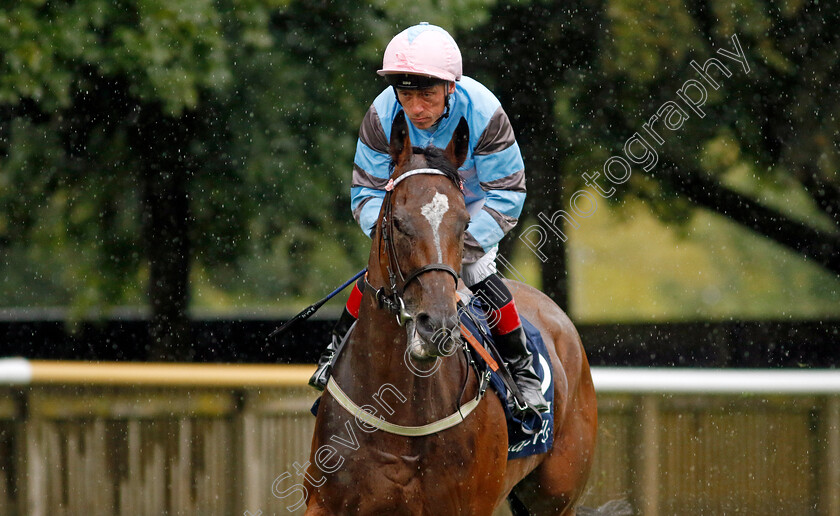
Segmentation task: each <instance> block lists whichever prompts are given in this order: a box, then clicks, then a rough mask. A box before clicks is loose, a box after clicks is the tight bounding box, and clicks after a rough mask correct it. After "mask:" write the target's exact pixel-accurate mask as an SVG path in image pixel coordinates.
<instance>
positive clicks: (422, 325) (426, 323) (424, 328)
mask: <svg viewBox="0 0 840 516" xmlns="http://www.w3.org/2000/svg"><path fill="white" fill-rule="evenodd" d="M414 320H415V321H417V331H418V332H420V334H421V335H424V336H425V335H431V334H432V333H434V332H435V328H434V326H435V325H434V323H433V322H432V317H431V316H430V315H429V314H428V313H426V312H420V313H419V314H417V315H416V316H414Z"/></svg>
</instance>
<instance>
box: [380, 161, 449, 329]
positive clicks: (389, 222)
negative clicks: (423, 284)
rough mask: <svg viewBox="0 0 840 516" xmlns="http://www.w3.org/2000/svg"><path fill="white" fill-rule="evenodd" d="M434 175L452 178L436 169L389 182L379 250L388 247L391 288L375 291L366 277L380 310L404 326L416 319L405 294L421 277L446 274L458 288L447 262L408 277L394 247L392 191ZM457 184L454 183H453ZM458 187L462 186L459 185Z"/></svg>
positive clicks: (407, 173) (423, 269)
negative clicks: (409, 181) (414, 179)
mask: <svg viewBox="0 0 840 516" xmlns="http://www.w3.org/2000/svg"><path fill="white" fill-rule="evenodd" d="M421 174H425V175H435V176H445V177H447V178H450V176H449V175H447V174H446V173H444V172H442V171H440V170H438V169H436V168H418V169H415V170H410V171H408V172H406V173H404V174H402V175H401V176H399V177H398V178H396V179H390V180H389V181H388V185H387V186H386V187H385V190H386V193H385V199H384V200H383V201H382V202H383V210H384V211H383V213H382V220H381V227H380V231H379V249H380V255H381V254H382V253H381V249H382V246H383V245H384V246H385V254H386V256H387V258H388V264H387V265H386V269H387V271H388V281H389V283H390V287H389V288H386V287H380V288H378V289H377V288H376V287H374V286H373V285H371V284H370V283H368V280H367V276H365V280H364V281H365V287H366V288H367V289H369V290H371V291H372V292H373V295H374V296H375V299H376V301H377V304H378V306H379V308H383V309H385V310H388V311H389V312H391V313H392V314H394V315H395V316H396V318H397V324H399V325H400V326H403V325H404V324H405V323H406V322H407V321H409V320H411V319H413V316H412V315H411V314H410V313H409V312H408V310H406V308H405V301H404V300H403V295H404V294H405V289H406V288H407V287H408V285H409V284H410V283H411V282H412V281H414V280H416V279H417V278H418V277H420V275H422V274H425V273H427V272H431V271H443V272H446V273H448V274H449V275H451V276H452V278H453V279H454V280H455V286H456V288H457V286H458V278H459V275H458V272H456V271H455V269H453V268H452V267H450V266H449V265H446V264H445V263H430V264H428V265H423V266H422V267H418V268H416V269H414V270H412V271H411V272H409V273H408V274H403V272H402V269H401V268H400V264H399V259H398V257H397V251H396V249H395V248H394V239H393V232H394V220H393V217H392V216H391V211H392V210H393V205H394V201H393V192H394V190H395V189H396V187H397V186H398V185H399V184H400V183H401V182H403V181H404V180H405V179H408V178H409V177H412V176H416V175H421ZM453 182H454V181H453ZM456 186H459V187H460V185H456Z"/></svg>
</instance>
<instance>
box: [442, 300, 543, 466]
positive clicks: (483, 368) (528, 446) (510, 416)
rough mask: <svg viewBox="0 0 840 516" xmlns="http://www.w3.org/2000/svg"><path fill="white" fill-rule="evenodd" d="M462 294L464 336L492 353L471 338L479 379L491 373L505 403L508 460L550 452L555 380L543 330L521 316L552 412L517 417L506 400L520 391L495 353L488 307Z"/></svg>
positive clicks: (491, 377)
mask: <svg viewBox="0 0 840 516" xmlns="http://www.w3.org/2000/svg"><path fill="white" fill-rule="evenodd" d="M458 295H459V296H460V297H461V300H462V303H461V305H462V306H463V309H459V314H460V315H461V332H462V334H469V335H471V336H472V337H473V338H474V339H475V340H476V341H478V342H477V344H479V345H480V346H481V347H483V348H485V349H486V350H489V351H490V354H491V356H490V357H487V356H486V355H487V351H482V350H481V347H478V346H476V345H475V344H476V343H473V342H470V340H472V339H470V338H467V342H468V343H469V344H470V346H469V353H470V358H471V359H472V361H473V362H474V363H475V364H476V366H477V367H478V372H479V375H480V376H479V377H481V376H482V375H484V374H487V373H489V374H490V386H491V387H492V389H493V390H494V391H496V394H497V395H498V396H499V398H500V399H501V401H502V406H503V407H504V410H505V419H506V421H507V430H508V459H516V458H521V457H527V456H529V455H536V454H539V453H545V452H547V451H548V450H550V449H551V445H552V444H553V442H554V377H553V375H552V374H551V366H550V364H551V360H550V359H549V355H548V350H547V348H546V346H545V342H544V341H543V338H542V335H541V334H540V331H539V330H538V329H537V328H536V327H535V326H534V325H533V324H531V323H530V321H528V320H527V319H525V317H523V316H522V315H521V314H520V319H521V321H522V327H523V329H524V330H525V335H526V337H527V348H528V351H530V352H531V354H533V355H534V370H535V371H536V373H537V375H538V376H539V377H540V379H541V389H542V392H543V395H544V396H545V399H546V401H548V405H549V410H548V411H547V412H544V413H542V414H540V413H539V412H536V411H528V412H525V413H524V414H523V415H518V416H517V415H515V414H514V413H513V412H511V410H510V408H509V407H508V403H507V402H506V401H507V399H508V396H510V395H511V394H510V391H511V388H512V389H513V390H515V391H516V392H518V389H517V388H516V385H515V383H513V379H512V377H511V375H510V372H508V370H507V366H506V365H505V364H504V362H503V361H502V360H500V357H499V354H498V352H496V351H495V346H494V344H493V336H492V332H491V331H490V325H489V324H488V322H487V320H486V318H485V317H484V314H486V313H487V312H486V307H485V306H484V305H483V302H482V300H481V299H480V298H477V297H472V298H470V297H469V296H467V295H466V294H464V293H463V292H460V291H459V292H458ZM488 358H489V360H488ZM493 362H495V363H496V364H497V365H498V367H497V369H496V370H494V364H493Z"/></svg>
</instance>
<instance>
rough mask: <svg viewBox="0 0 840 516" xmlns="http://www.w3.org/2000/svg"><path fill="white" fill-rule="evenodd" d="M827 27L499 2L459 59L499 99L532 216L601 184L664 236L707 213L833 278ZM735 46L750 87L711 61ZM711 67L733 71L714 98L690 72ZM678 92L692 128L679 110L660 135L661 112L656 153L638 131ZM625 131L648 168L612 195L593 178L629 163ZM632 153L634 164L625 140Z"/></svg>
mask: <svg viewBox="0 0 840 516" xmlns="http://www.w3.org/2000/svg"><path fill="white" fill-rule="evenodd" d="M838 22H840V14H838V12H837V11H836V9H831V8H829V7H828V6H826V5H821V4H818V3H811V2H799V1H794V0H789V1H785V2H780V3H777V4H773V5H770V4H767V3H763V2H736V3H733V2H729V1H723V0H685V1H678V0H674V1H668V2H661V1H658V0H643V1H636V0H575V1H571V2H562V3H561V2H548V1H535V2H532V3H531V4H521V3H518V2H503V3H499V4H498V5H497V6H496V7H495V8H494V9H493V11H492V13H491V20H490V22H489V23H488V24H487V27H486V28H481V29H478V30H475V31H473V32H472V33H471V41H470V43H469V44H468V45H466V46H467V48H470V47H472V48H473V50H472V55H471V61H472V62H473V63H474V64H476V65H477V69H476V70H474V72H473V73H476V74H478V75H480V77H481V78H482V79H485V80H487V82H489V83H491V84H493V85H494V91H496V92H497V94H499V96H502V97H505V98H506V99H507V102H505V101H503V103H504V104H505V105H506V106H508V112H509V114H510V116H511V118H512V120H513V121H514V127H516V128H517V130H518V131H519V132H518V137H519V138H520V141H521V144H522V145H523V147H524V148H525V149H526V153H525V154H526V166H527V167H529V170H530V172H529V180H530V181H531V184H533V185H534V186H535V187H536V188H531V189H529V191H530V192H533V193H532V196H531V200H532V203H530V205H529V207H528V213H529V214H530V215H531V216H532V217H533V216H534V215H535V214H537V213H543V214H545V215H547V216H548V217H551V215H552V214H553V213H555V212H556V211H557V210H560V209H564V210H566V211H568V212H570V213H571V210H570V209H569V199H568V196H569V193H571V192H574V191H576V190H577V189H579V188H581V187H583V186H584V184H585V183H586V182H587V181H586V180H585V178H584V177H583V174H584V173H588V174H589V175H590V177H592V176H593V175H594V174H600V178H599V179H598V181H596V182H597V183H598V184H599V185H600V186H601V187H602V188H603V189H604V190H607V191H609V189H610V187H614V188H615V192H614V193H612V194H611V195H609V196H607V197H609V198H608V199H607V202H611V203H619V202H621V201H622V200H624V199H627V198H628V197H635V198H640V199H643V200H644V201H645V203H646V204H647V205H648V206H649V207H650V208H651V209H652V210H653V211H654V212H655V213H656V214H657V215H658V216H659V217H660V218H662V219H663V220H666V221H668V222H674V223H682V222H685V221H686V220H688V218H689V217H690V216H691V214H692V213H694V210H695V209H696V207H701V208H703V209H707V210H711V211H713V212H715V213H717V214H720V215H722V216H724V217H727V218H729V219H731V220H733V221H735V222H737V223H738V224H740V225H742V226H743V227H746V228H748V229H750V230H752V231H755V232H756V233H758V234H760V235H762V236H764V237H766V238H768V239H771V240H772V241H775V242H777V243H778V244H780V245H782V246H785V247H786V248H789V249H791V250H793V251H795V252H796V253H798V254H800V255H801V256H803V257H805V258H808V259H810V260H812V261H814V262H815V263H817V264H819V265H820V266H822V267H824V268H825V269H826V270H828V271H831V272H832V273H833V274H835V275H838V274H840V175H838V173H837V167H838V164H840V163H838V161H839V160H838V154H837V148H838V139H837V135H838V134H840V127H839V126H838V124H840V122H838V121H839V120H840V116H838V103H837V102H834V101H830V100H829V99H836V98H838V90H840V81H838V74H839V73H840V67H838V64H840V36H838V34H837V31H832V30H831V27H834V26H836V25H837V24H838ZM733 35H735V36H736V37H737V38H738V40H739V42H740V45H741V47H742V49H743V52H744V54H745V57H746V61H747V63H748V66H749V67H750V71H749V72H748V73H747V72H745V70H744V69H743V68H742V67H741V65H740V64H739V63H737V62H735V61H734V60H731V59H728V58H724V57H722V56H721V54H719V53H717V50H718V49H721V48H723V49H724V50H726V51H729V52H730V53H735V52H736V50H735V49H734V48H733V41H732V39H731V38H732V36H733ZM468 51H469V50H468ZM712 57H715V58H717V59H719V60H721V61H722V62H726V66H727V68H728V70H729V71H730V73H731V76H729V77H726V76H724V75H723V74H722V73H719V72H718V70H717V69H715V68H714V67H712V68H711V69H710V72H709V74H710V75H712V76H713V77H714V79H715V80H716V82H717V83H718V84H719V89H717V90H715V89H714V88H713V87H712V86H711V85H710V84H709V83H707V82H706V80H705V79H704V78H703V77H702V76H701V74H699V73H698V71H697V70H696V69H695V68H694V67H693V66H692V61H693V62H694V64H695V65H699V66H701V67H702V66H704V64H705V63H706V62H707V60H708V59H709V58H712ZM691 79H693V80H696V81H698V82H700V83H701V84H702V85H705V90H706V93H707V95H708V98H707V99H705V103H704V104H703V105H702V108H701V110H702V111H703V112H704V115H705V116H703V117H700V116H699V115H698V114H695V113H694V112H693V111H692V110H691V108H690V107H689V106H688V105H686V104H685V103H683V104H682V107H683V110H684V111H686V112H687V113H688V114H689V119H688V120H686V121H685V122H684V123H683V124H680V127H679V128H678V129H677V130H667V129H664V128H662V126H661V124H662V121H661V118H662V115H661V113H660V121H659V125H658V126H657V127H658V128H659V130H660V132H661V135H662V140H663V141H661V142H660V141H655V140H654V138H653V136H651V135H649V134H648V133H647V132H646V131H644V130H643V126H644V124H646V123H650V117H651V116H653V115H655V114H657V110H658V109H659V108H660V107H661V106H662V105H663V104H664V103H665V102H667V101H676V102H680V101H681V99H680V97H679V94H678V91H679V90H681V89H682V88H684V85H685V83H686V81H688V80H691ZM688 94H690V96H691V97H692V98H694V99H699V98H700V94H699V90H696V91H695V90H692V91H690V92H688ZM635 133H639V134H641V135H643V137H645V138H646V139H647V140H648V141H649V142H650V145H651V147H652V148H653V149H654V150H655V152H656V155H657V160H658V163H657V164H656V165H655V166H652V167H648V170H645V166H647V165H649V164H650V163H651V161H650V160H648V161H647V162H644V163H642V160H639V162H638V163H636V162H631V163H630V164H631V165H632V174H631V177H630V178H629V180H628V181H627V182H626V183H620V184H614V185H613V184H611V183H610V182H609V181H607V179H606V178H605V172H604V165H605V163H606V162H607V160H608V159H609V158H610V156H620V157H623V158H624V159H625V160H628V157H627V155H626V150H625V145H626V144H627V143H628V141H629V140H630V139H631V137H632V136H633V135H634V134H635ZM631 150H632V152H634V153H635V155H636V156H643V155H644V153H643V149H642V148H641V146H640V144H639V143H638V142H635V143H633V144H631ZM637 172H638V173H637ZM588 182H590V183H591V182H592V181H591V180H589V181H588ZM594 198H596V199H597V201H601V202H603V201H604V200H605V199H604V198H602V197H600V196H595V197H594ZM803 206H804V208H803ZM557 220H559V221H560V222H559V225H560V226H561V228H565V227H566V226H564V224H568V223H567V222H565V220H564V219H557ZM577 222H578V223H579V224H580V220H578V221H577ZM564 231H565V230H564ZM565 234H568V233H567V232H565ZM549 235H550V237H551V238H549V239H547V241H546V242H545V245H544V247H543V250H544V251H545V255H546V256H547V257H548V261H547V262H545V263H543V266H542V276H543V278H542V279H543V289H544V290H545V291H546V292H548V293H549V294H550V295H552V296H553V297H555V299H557V300H558V301H559V302H560V303H561V305H563V306H566V303H567V301H566V296H567V294H566V292H567V286H566V281H565V271H566V267H565V259H564V256H565V253H564V251H563V243H564V242H565V240H563V239H561V238H557V237H555V235H554V234H553V233H549Z"/></svg>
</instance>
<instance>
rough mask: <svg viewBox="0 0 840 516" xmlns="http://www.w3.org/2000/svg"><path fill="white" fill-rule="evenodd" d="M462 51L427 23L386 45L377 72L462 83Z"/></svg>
mask: <svg viewBox="0 0 840 516" xmlns="http://www.w3.org/2000/svg"><path fill="white" fill-rule="evenodd" d="M461 70H462V66H461V51H460V50H459V49H458V44H457V43H455V40H454V39H452V36H450V35H449V33H448V32H446V31H445V30H444V29H442V28H440V27H438V26H437V25H429V24H428V23H427V22H423V23H420V24H419V25H415V26H413V27H409V28H407V29H405V30H404V31H402V32H400V33H399V34H397V35H396V36H394V38H393V39H392V40H391V42H390V43H388V47H387V48H386V49H385V56H384V57H383V59H382V69H381V70H379V71H377V72H376V73H377V74H379V75H382V76H386V75H391V74H413V75H425V76H427V77H433V78H435V79H440V80H443V81H459V80H461Z"/></svg>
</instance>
